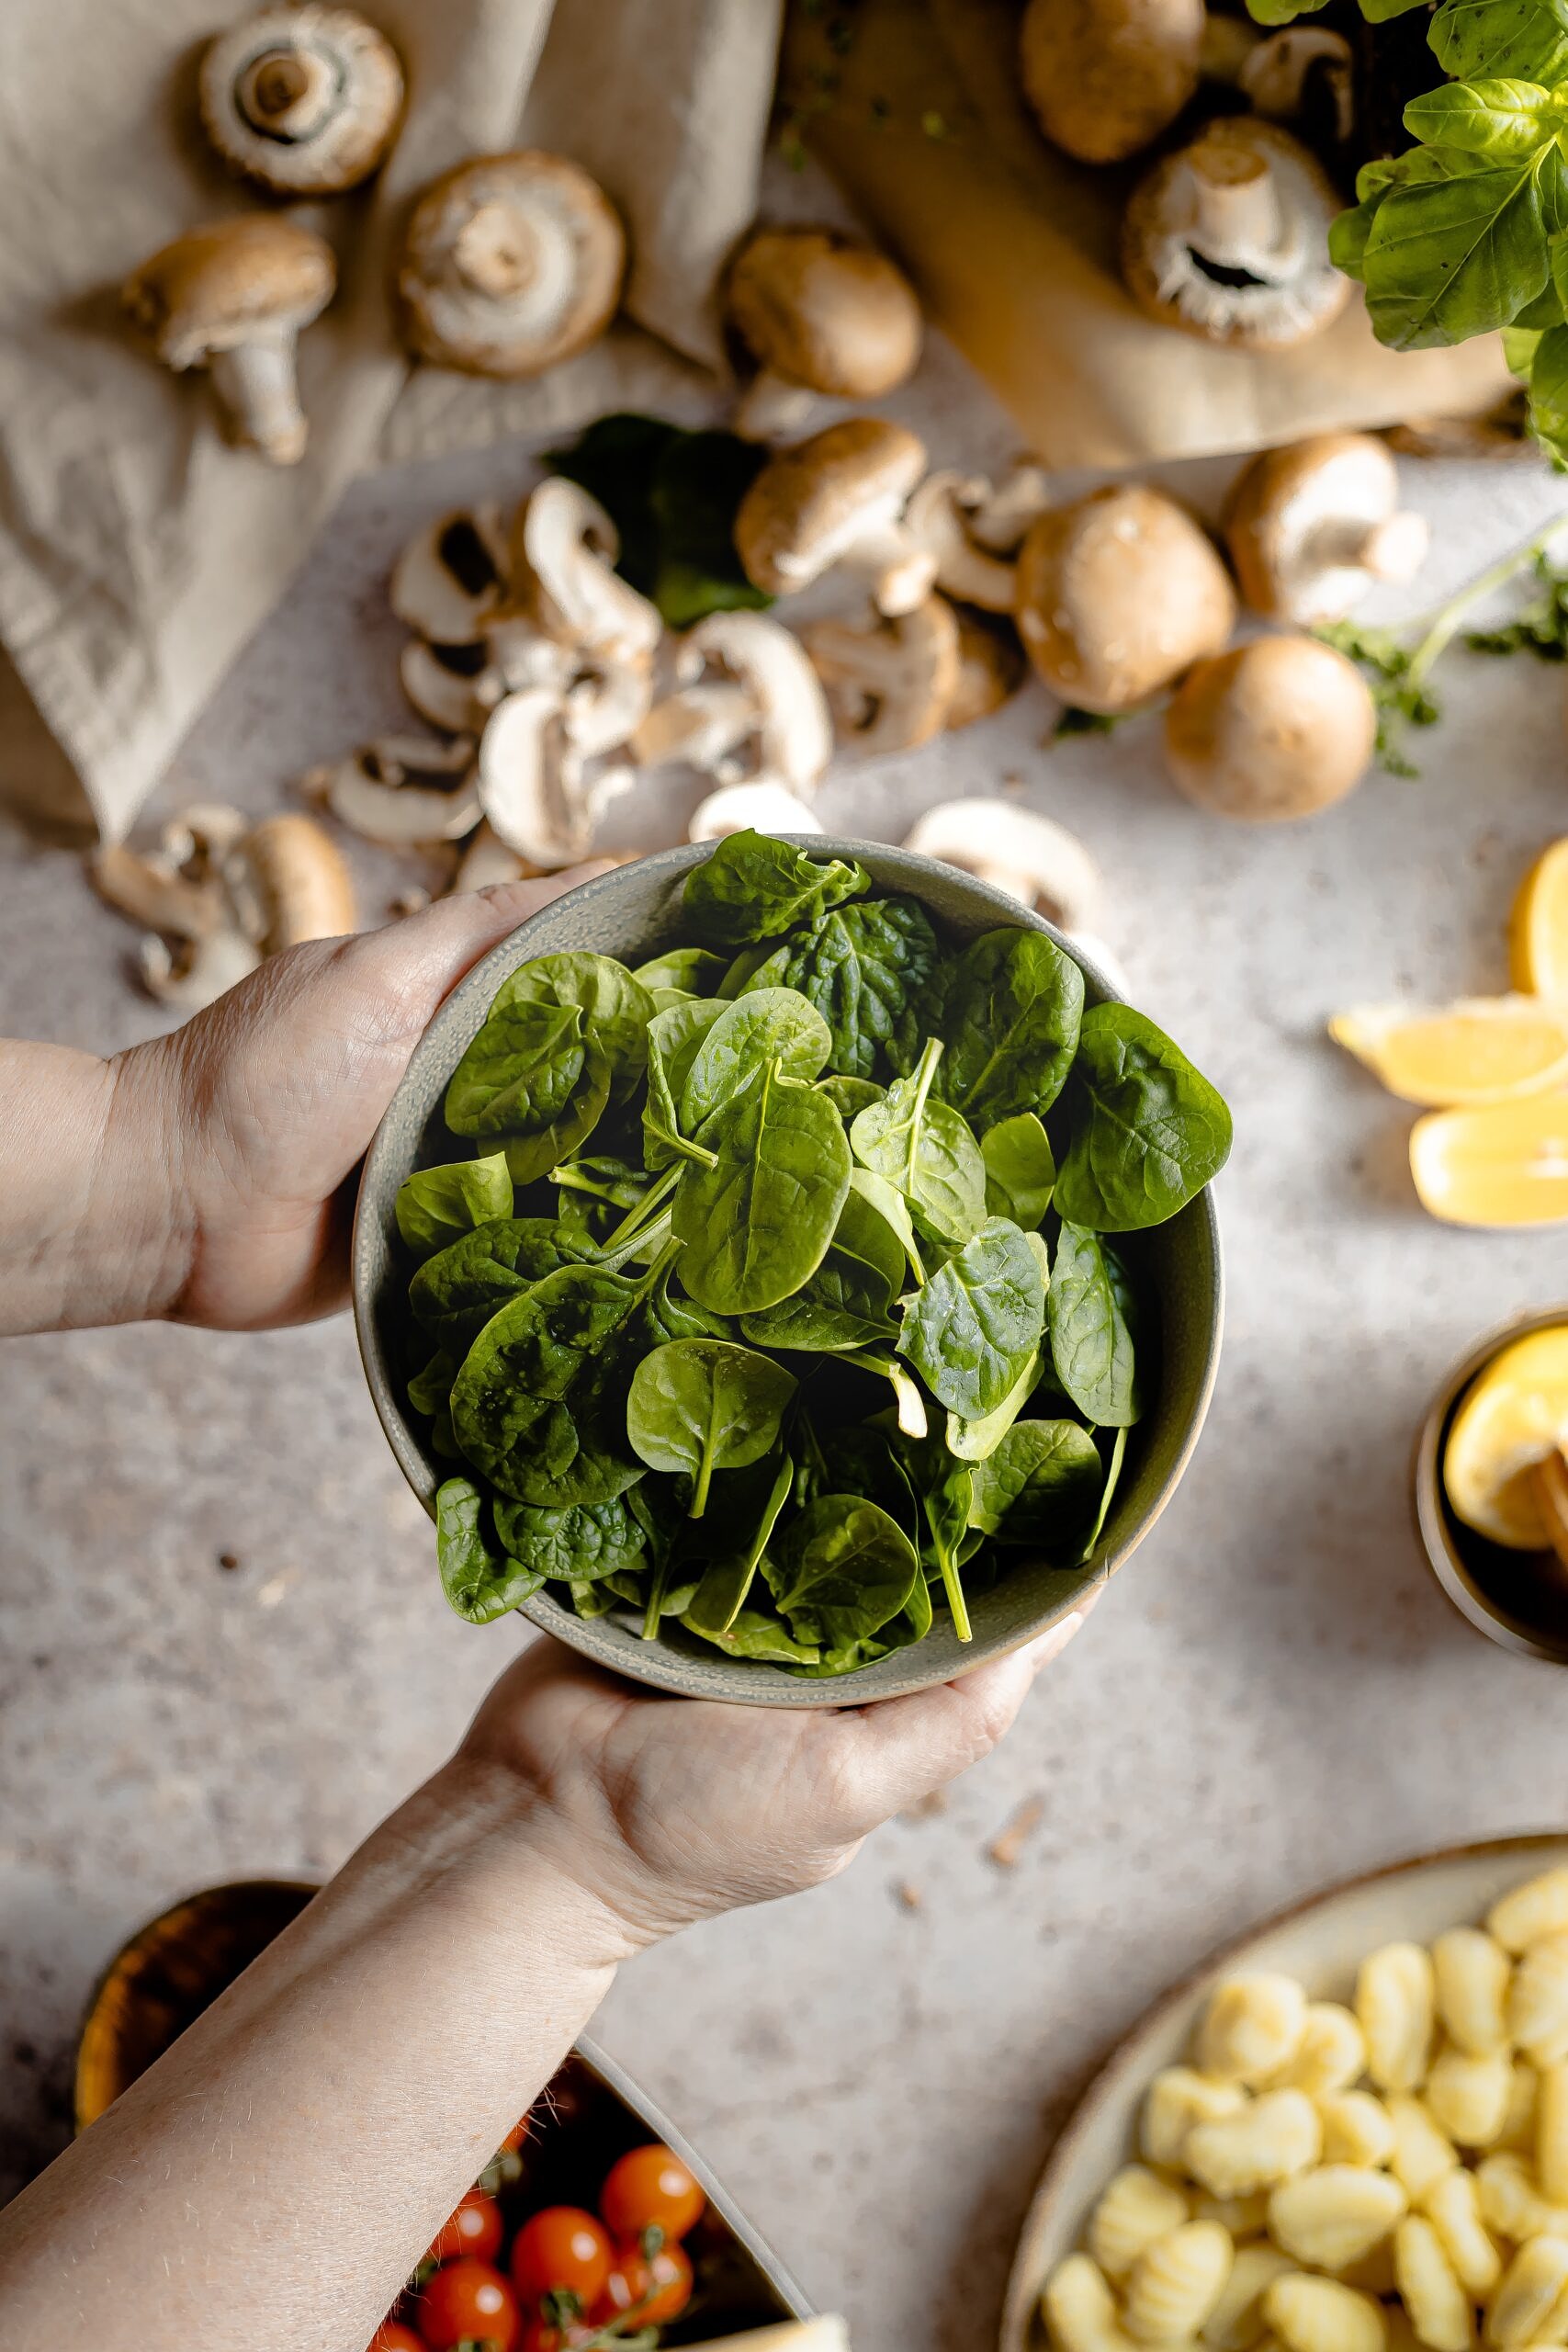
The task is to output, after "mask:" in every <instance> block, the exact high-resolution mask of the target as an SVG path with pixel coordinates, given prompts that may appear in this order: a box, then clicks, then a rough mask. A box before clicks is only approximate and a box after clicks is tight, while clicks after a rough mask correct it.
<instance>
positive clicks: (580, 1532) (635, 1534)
mask: <svg viewBox="0 0 1568 2352" xmlns="http://www.w3.org/2000/svg"><path fill="white" fill-rule="evenodd" d="M631 1493H632V1494H634V1495H635V1494H636V1493H637V1488H636V1487H633V1488H632V1489H631ZM491 1508H492V1511H493V1514H494V1519H495V1532H496V1534H497V1536H498V1538H499V1539H500V1542H501V1544H502V1549H503V1550H504V1551H506V1552H507V1553H508V1554H509V1555H511V1557H512V1558H513V1560H514V1561H515V1562H516V1564H517V1566H519V1567H520V1568H523V1569H525V1570H526V1571H527V1573H528V1574H530V1575H532V1576H537V1577H554V1578H558V1579H559V1580H561V1581H562V1582H564V1583H568V1584H592V1583H594V1582H596V1581H597V1580H598V1578H599V1577H611V1576H635V1575H637V1573H638V1572H639V1571H640V1570H641V1569H643V1568H645V1567H646V1566H647V1565H648V1538H647V1536H646V1534H645V1533H644V1531H643V1528H642V1526H641V1524H640V1522H639V1521H637V1518H636V1516H635V1515H634V1513H633V1512H632V1510H631V1509H630V1507H629V1497H628V1496H626V1495H616V1496H615V1498H613V1499H612V1500H611V1501H609V1502H606V1503H570V1504H568V1505H567V1506H566V1507H565V1508H564V1509H559V1510H551V1509H549V1508H547V1507H546V1508H544V1509H541V1508H540V1507H539V1506H538V1505H536V1504H534V1503H519V1502H513V1500H512V1499H511V1498H510V1497H509V1496H505V1495H498V1496H497V1497H496V1498H495V1501H494V1503H493V1505H492V1506H491Z"/></svg>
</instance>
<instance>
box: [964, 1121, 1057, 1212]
mask: <svg viewBox="0 0 1568 2352" xmlns="http://www.w3.org/2000/svg"><path fill="white" fill-rule="evenodd" d="M980 1155H981V1158H982V1159H984V1160H985V1163H986V1206H987V1209H988V1210H989V1211H990V1213H991V1215H992V1216H1005V1217H1010V1218H1011V1220H1012V1222H1013V1224H1014V1225H1016V1226H1021V1227H1022V1228H1023V1229H1024V1231H1025V1232H1029V1233H1032V1232H1034V1231H1035V1230H1036V1229H1037V1228H1038V1227H1039V1225H1040V1221H1041V1219H1042V1218H1043V1216H1044V1215H1045V1212H1046V1210H1047V1209H1048V1208H1049V1207H1050V1205H1051V1195H1052V1193H1054V1192H1055V1188H1056V1161H1055V1155H1054V1154H1053V1152H1052V1149H1051V1143H1050V1138H1049V1137H1048V1136H1047V1135H1046V1133H1045V1130H1044V1128H1043V1126H1042V1125H1041V1123H1040V1121H1039V1120H1038V1118H1036V1116H1035V1114H1034V1113H1033V1112H1032V1111H1017V1112H1015V1113H1014V1114H1013V1116H1012V1117H1011V1118H1010V1119H1002V1120H999V1121H998V1124H997V1125H995V1126H994V1127H987V1130H986V1133H985V1134H984V1135H983V1136H981V1138H980Z"/></svg>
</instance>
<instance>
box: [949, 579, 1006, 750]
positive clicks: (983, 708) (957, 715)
mask: <svg viewBox="0 0 1568 2352" xmlns="http://www.w3.org/2000/svg"><path fill="white" fill-rule="evenodd" d="M953 618H954V620H955V621H956V622H957V624H958V682H957V684H955V685H954V687H953V694H952V696H951V698H950V699H949V702H948V706H947V708H946V710H945V712H944V713H943V714H942V725H943V727H944V728H945V729H946V730H947V732H948V733H949V734H950V735H951V734H952V733H953V729H954V728H956V727H972V726H973V725H974V723H975V721H976V719H977V718H989V717H990V715H991V713H992V711H994V710H1000V708H1001V707H1002V705H1003V703H1004V702H1007V701H1009V700H1010V698H1011V696H1012V695H1015V694H1017V692H1018V690H1019V688H1020V686H1021V684H1023V673H1024V669H1025V666H1026V665H1025V662H1024V659H1023V650H1022V648H1021V646H1020V644H1019V641H1018V639H1017V637H1016V636H1015V635H1014V633H1013V631H1012V630H1011V629H1010V628H1009V627H1008V625H1007V623H1006V622H1005V621H1001V620H995V619H993V618H992V617H991V616H990V615H989V614H988V613H975V612H970V611H968V610H966V609H965V607H964V605H954V606H953Z"/></svg>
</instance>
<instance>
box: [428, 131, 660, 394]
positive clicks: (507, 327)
mask: <svg viewBox="0 0 1568 2352" xmlns="http://www.w3.org/2000/svg"><path fill="white" fill-rule="evenodd" d="M625 274H626V232H625V231H624V230H623V229H622V227H621V223H620V218H619V216H618V214H617V213H616V211H615V207H614V206H613V205H612V204H611V202H610V200H609V198H608V197H606V196H605V194H604V190H603V189H602V188H601V187H599V186H598V184H597V182H596V181H594V180H592V179H590V178H589V176H588V174H587V173H586V172H585V171H582V170H581V168H580V167H579V166H578V165H577V164H573V163H569V162H568V160H567V158H566V157H565V156H564V155H547V154H546V153H544V152H543V151H542V150H541V149H538V148H523V149H519V150H518V151H517V152H516V153H513V154H506V155H479V156H475V157H473V158H472V159H471V160H470V161H469V162H468V163H466V164H457V165H456V166H455V167H454V169H453V170H451V171H449V172H445V173H443V175H442V176H441V177H440V178H439V179H438V180H435V181H434V182H433V183H432V185H431V186H430V187H427V188H426V189H425V191H424V194H423V196H422V197H421V198H420V199H419V202H418V203H417V204H416V205H415V206H414V209H413V212H412V217H411V219H410V220H409V225H408V232H407V234H406V236H405V238H404V241H403V252H402V258H401V261H400V265H399V267H398V281H397V282H398V299H399V303H400V310H401V315H402V324H403V336H404V340H405V342H406V343H407V344H408V346H409V348H410V350H411V351H412V352H413V353H414V354H415V356H417V357H419V358H421V359H432V360H434V361H435V362H436V363H437V365H438V366H440V367H443V368H463V369H465V370H466V371H467V373H468V374H469V375H471V376H505V377H518V376H537V375H540V374H542V373H543V371H544V370H545V369H546V368H554V367H555V366H557V365H558V362H559V361H561V360H563V359H570V358H572V357H573V356H575V354H576V353H578V352H580V351H585V350H586V349H587V347H588V345H590V344H591V343H592V342H594V341H596V340H597V338H598V337H599V336H600V335H601V334H604V329H605V328H606V327H607V326H608V325H609V323H610V321H611V319H612V318H613V317H614V316H615V305H616V303H617V302H618V301H619V300H620V297H621V280H622V278H623V277H624V276H625Z"/></svg>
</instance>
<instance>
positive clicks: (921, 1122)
mask: <svg viewBox="0 0 1568 2352" xmlns="http://www.w3.org/2000/svg"><path fill="white" fill-rule="evenodd" d="M941 1057H942V1041H941V1039H940V1038H936V1037H933V1038H932V1039H931V1042H930V1043H929V1045H928V1046H927V1047H926V1050H925V1052H924V1053H923V1054H922V1055H921V1057H920V1059H919V1064H918V1065H917V1067H916V1069H915V1070H914V1072H913V1073H912V1075H911V1076H910V1077H908V1078H897V1079H895V1080H894V1081H893V1083H892V1085H891V1086H890V1087H889V1088H888V1090H887V1092H886V1095H885V1096H884V1097H883V1100H882V1101H881V1102H880V1103H869V1104H868V1105H867V1106H866V1108H865V1109H864V1110H863V1111H858V1112H857V1113H856V1114H855V1117H854V1120H853V1123H852V1125H851V1128H850V1143H851V1147H852V1149H853V1152H854V1156H855V1158H856V1159H858V1160H859V1161H860V1163H861V1165H862V1167H863V1168H868V1169H869V1170H871V1172H872V1174H873V1175H874V1176H880V1177H881V1178H882V1180H883V1182H885V1183H887V1184H891V1185H892V1186H893V1188H894V1190H895V1191H896V1192H899V1193H902V1194H903V1195H904V1198H905V1199H906V1200H907V1201H908V1202H909V1203H910V1204H911V1205H912V1207H913V1208H914V1210H915V1212H916V1214H917V1215H918V1216H919V1217H920V1218H921V1219H922V1221H923V1222H924V1223H925V1224H927V1225H929V1226H930V1227H931V1231H932V1232H933V1233H936V1234H938V1235H940V1236H941V1238H942V1239H943V1240H944V1241H954V1242H964V1241H967V1240H968V1238H969V1237H970V1235H971V1234H972V1233H975V1232H977V1231H978V1229H979V1227H980V1226H981V1224H982V1223H983V1221H984V1218H985V1214H986V1163H985V1161H984V1159H982V1158H981V1156H980V1147H979V1145H978V1144H977V1143H976V1140H975V1137H974V1136H973V1134H972V1133H971V1131H970V1128H969V1125H968V1124H967V1122H966V1121H965V1120H964V1117H963V1116H962V1114H960V1113H959V1112H957V1111H955V1110H954V1109H953V1107H952V1105H951V1104H950V1103H945V1102H943V1101H942V1100H941V1099H940V1097H938V1096H937V1094H936V1092H935V1089H934V1081H935V1079H936V1076H937V1071H938V1067H939V1064H940V1061H941Z"/></svg>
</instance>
